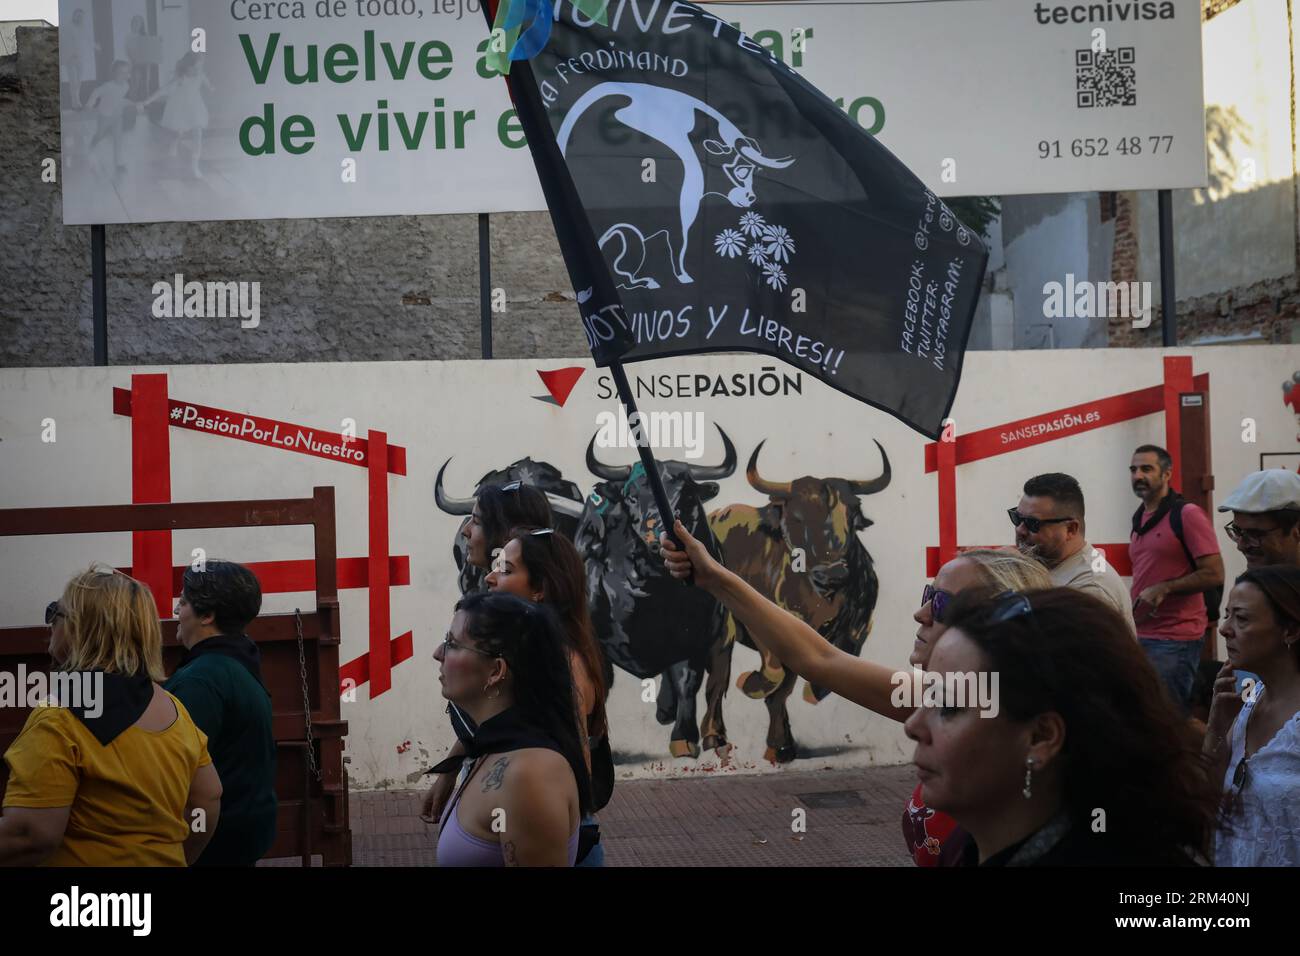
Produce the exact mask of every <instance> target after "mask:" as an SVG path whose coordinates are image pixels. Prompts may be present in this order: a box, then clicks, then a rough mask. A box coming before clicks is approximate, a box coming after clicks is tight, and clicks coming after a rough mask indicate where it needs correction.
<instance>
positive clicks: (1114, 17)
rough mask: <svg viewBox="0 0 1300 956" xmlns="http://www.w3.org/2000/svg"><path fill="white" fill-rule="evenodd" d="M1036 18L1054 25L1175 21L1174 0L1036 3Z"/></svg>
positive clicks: (1044, 23)
mask: <svg viewBox="0 0 1300 956" xmlns="http://www.w3.org/2000/svg"><path fill="white" fill-rule="evenodd" d="M1034 18H1035V19H1036V20H1037V21H1038V22H1039V23H1040V24H1042V25H1043V26H1047V25H1048V24H1051V23H1133V22H1135V21H1138V20H1172V19H1174V5H1173V2H1172V0H1159V2H1157V0H1118V2H1117V0H1106V2H1105V3H1058V4H1051V3H1035V4H1034Z"/></svg>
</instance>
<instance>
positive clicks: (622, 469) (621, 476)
mask: <svg viewBox="0 0 1300 956" xmlns="http://www.w3.org/2000/svg"><path fill="white" fill-rule="evenodd" d="M599 434H600V432H597V433H596V435H599ZM596 435H592V436H591V441H589V442H588V443H587V470H588V471H589V472H591V473H592V474H593V475H595V476H596V477H597V478H604V479H605V480H606V481H627V479H628V476H629V475H631V474H632V466H631V465H607V464H605V463H604V462H602V461H601V460H600V459H599V458H597V457H596Z"/></svg>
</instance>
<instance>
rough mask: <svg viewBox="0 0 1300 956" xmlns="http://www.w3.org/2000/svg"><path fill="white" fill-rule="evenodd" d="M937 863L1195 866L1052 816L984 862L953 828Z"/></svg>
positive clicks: (1166, 851)
mask: <svg viewBox="0 0 1300 956" xmlns="http://www.w3.org/2000/svg"><path fill="white" fill-rule="evenodd" d="M939 865H940V866H986V867H1001V866H1013V867H1014V866H1101V867H1121V866H1123V867H1127V866H1161V867H1164V866H1197V865H1198V864H1197V863H1195V862H1194V861H1193V860H1192V859H1191V857H1189V856H1188V855H1187V853H1185V852H1184V851H1182V850H1180V849H1178V848H1176V847H1165V848H1162V847H1160V846H1156V845H1153V844H1149V843H1142V842H1137V843H1135V842H1134V841H1127V840H1124V839H1121V838H1118V837H1115V836H1112V835H1109V834H1106V833H1094V832H1093V830H1092V828H1091V827H1088V826H1086V825H1085V826H1080V825H1075V826H1071V825H1070V822H1069V820H1068V819H1066V818H1064V817H1057V818H1055V819H1053V820H1052V821H1050V822H1049V823H1047V824H1046V825H1045V826H1043V827H1042V828H1041V829H1040V830H1038V831H1036V832H1035V833H1032V834H1030V835H1029V836H1027V837H1025V838H1024V839H1023V840H1020V841H1019V842H1017V843H1013V844H1012V845H1011V846H1009V847H1006V848H1005V849H1003V850H999V851H998V852H997V853H995V854H993V855H992V856H991V857H989V858H988V859H987V860H985V861H984V862H983V863H981V862H980V861H979V847H978V846H976V845H975V840H974V839H973V838H972V837H971V835H970V834H969V833H967V832H966V831H965V830H963V829H962V828H961V827H958V828H957V829H955V830H953V831H952V835H951V836H949V837H948V839H946V840H944V841H943V847H942V849H941V850H940V851H939Z"/></svg>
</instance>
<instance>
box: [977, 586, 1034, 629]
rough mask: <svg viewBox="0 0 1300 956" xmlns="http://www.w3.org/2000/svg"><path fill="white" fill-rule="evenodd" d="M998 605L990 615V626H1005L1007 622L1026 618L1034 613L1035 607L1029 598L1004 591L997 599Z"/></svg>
mask: <svg viewBox="0 0 1300 956" xmlns="http://www.w3.org/2000/svg"><path fill="white" fill-rule="evenodd" d="M994 600H995V601H997V603H996V604H994V605H993V607H992V609H991V610H990V611H989V613H988V618H987V620H988V622H989V623H990V624H1005V623H1007V621H1014V620H1015V619H1016V618H1018V617H1026V616H1028V615H1031V614H1033V613H1034V606H1033V605H1032V604H1030V603H1029V598H1027V597H1025V596H1024V595H1023V594H1020V593H1018V592H1016V591H1003V592H1002V593H1001V594H999V595H998V596H997V597H996V598H994Z"/></svg>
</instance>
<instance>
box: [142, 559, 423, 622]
mask: <svg viewBox="0 0 1300 956" xmlns="http://www.w3.org/2000/svg"><path fill="white" fill-rule="evenodd" d="M244 566H245V567H247V568H248V569H249V570H250V571H252V572H253V574H254V576H255V577H256V578H257V582H258V584H260V585H261V586H262V593H263V594H290V593H293V592H297V591H315V590H316V562H315V561H311V560H306V561H249V562H247V563H246V564H245V565H244ZM186 567H188V565H181V566H180V567H174V568H172V593H173V594H180V593H181V579H182V577H183V576H184V574H185V569H186ZM118 570H119V571H121V572H122V573H123V574H131V573H132V569H131V568H118ZM388 583H389V584H390V585H392V586H393V587H400V586H404V585H409V584H410V583H411V559H410V557H408V556H407V555H404V554H397V555H393V556H391V557H390V558H389V559H388ZM369 585H370V561H369V559H368V558H339V559H338V588H339V590H340V591H343V590H354V589H356V588H364V587H369ZM168 616H170V615H168Z"/></svg>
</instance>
